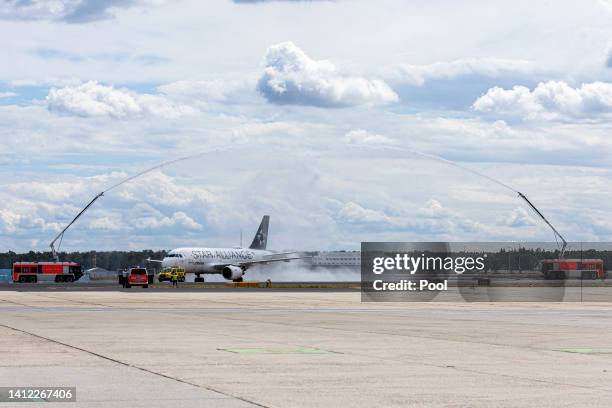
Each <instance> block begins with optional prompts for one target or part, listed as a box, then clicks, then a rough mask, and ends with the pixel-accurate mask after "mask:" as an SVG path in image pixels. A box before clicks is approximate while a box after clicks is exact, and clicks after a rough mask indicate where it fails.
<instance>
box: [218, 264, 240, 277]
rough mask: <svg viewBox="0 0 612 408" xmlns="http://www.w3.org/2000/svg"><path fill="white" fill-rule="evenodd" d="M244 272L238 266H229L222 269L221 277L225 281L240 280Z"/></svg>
mask: <svg viewBox="0 0 612 408" xmlns="http://www.w3.org/2000/svg"><path fill="white" fill-rule="evenodd" d="M242 275H244V270H243V269H242V268H241V267H239V266H234V265H229V266H226V267H225V268H223V277H224V278H225V279H227V280H235V279H240V278H241V277H242Z"/></svg>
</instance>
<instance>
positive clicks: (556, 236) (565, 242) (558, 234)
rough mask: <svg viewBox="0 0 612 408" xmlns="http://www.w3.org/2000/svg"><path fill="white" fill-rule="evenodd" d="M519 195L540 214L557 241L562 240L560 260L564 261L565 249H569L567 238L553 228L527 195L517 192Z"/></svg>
mask: <svg viewBox="0 0 612 408" xmlns="http://www.w3.org/2000/svg"><path fill="white" fill-rule="evenodd" d="M517 193H518V195H519V197H521V198H522V199H523V200H525V202H526V203H527V205H529V207H531V209H532V210H533V211H535V213H536V214H538V216H539V217H540V218H541V219H542V221H544V222H545V223H546V224H547V225H548V226H549V227H550V229H552V231H553V233H554V234H555V239H556V238H559V239H560V240H561V253H560V254H559V258H560V259H562V258H563V255H564V254H565V248H566V247H567V241H566V240H565V238H563V235H561V234H560V233H559V231H557V229H556V228H555V227H553V225H552V224H551V223H550V222H549V221H548V220H547V219H546V217H544V215H542V213H541V212H540V211H539V210H538V209H537V208H536V206H535V205H533V204H532V202H531V201H529V199H528V198H527V197H525V194H523V193H521V192H520V191H517Z"/></svg>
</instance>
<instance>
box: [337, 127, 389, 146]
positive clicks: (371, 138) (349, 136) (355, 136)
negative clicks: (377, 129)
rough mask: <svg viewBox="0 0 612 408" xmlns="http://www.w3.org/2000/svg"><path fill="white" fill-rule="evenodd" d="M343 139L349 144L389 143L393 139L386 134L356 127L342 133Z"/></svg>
mask: <svg viewBox="0 0 612 408" xmlns="http://www.w3.org/2000/svg"><path fill="white" fill-rule="evenodd" d="M344 141H345V142H346V143H350V144H374V145H377V144H391V143H393V140H391V139H389V138H388V137H387V136H383V135H378V134H376V133H370V132H368V131H367V130H363V129H356V130H351V131H350V132H348V133H346V134H345V135H344Z"/></svg>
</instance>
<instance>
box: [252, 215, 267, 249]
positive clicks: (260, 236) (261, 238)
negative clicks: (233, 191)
mask: <svg viewBox="0 0 612 408" xmlns="http://www.w3.org/2000/svg"><path fill="white" fill-rule="evenodd" d="M269 224H270V216H269V215H264V216H263V218H262V219H261V224H259V228H258V229H257V233H256V234H255V238H253V242H252V243H251V246H250V247H249V249H266V245H267V243H268V225H269Z"/></svg>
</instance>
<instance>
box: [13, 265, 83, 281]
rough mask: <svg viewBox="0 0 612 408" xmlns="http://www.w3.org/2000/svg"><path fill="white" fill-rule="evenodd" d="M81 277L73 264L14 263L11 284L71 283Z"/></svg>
mask: <svg viewBox="0 0 612 408" xmlns="http://www.w3.org/2000/svg"><path fill="white" fill-rule="evenodd" d="M81 276H83V272H82V270H81V265H80V264H78V263H75V262H15V263H14V264H13V282H20V283H25V282H30V283H35V282H39V281H40V282H43V281H46V282H73V281H76V280H78V279H79V278H80V277H81Z"/></svg>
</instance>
